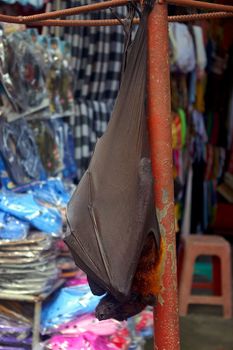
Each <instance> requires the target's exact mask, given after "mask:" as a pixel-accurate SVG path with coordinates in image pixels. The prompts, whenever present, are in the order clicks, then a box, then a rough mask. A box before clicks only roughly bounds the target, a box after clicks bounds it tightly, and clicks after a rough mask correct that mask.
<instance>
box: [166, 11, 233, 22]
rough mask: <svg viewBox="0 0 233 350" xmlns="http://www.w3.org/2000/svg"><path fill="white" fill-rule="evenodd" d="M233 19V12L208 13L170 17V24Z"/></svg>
mask: <svg viewBox="0 0 233 350" xmlns="http://www.w3.org/2000/svg"><path fill="white" fill-rule="evenodd" d="M230 17H233V12H207V13H195V14H193V15H180V16H169V17H168V21H169V22H191V21H198V20H204V19H217V18H230Z"/></svg>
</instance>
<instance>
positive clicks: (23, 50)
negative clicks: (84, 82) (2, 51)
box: [3, 31, 47, 111]
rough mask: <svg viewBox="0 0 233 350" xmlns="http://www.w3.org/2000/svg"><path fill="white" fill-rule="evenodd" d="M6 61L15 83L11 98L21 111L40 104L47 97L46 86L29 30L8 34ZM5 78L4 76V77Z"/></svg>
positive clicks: (10, 75)
mask: <svg viewBox="0 0 233 350" xmlns="http://www.w3.org/2000/svg"><path fill="white" fill-rule="evenodd" d="M6 42H7V48H6V49H7V51H6V62H7V68H8V74H9V77H10V78H11V80H12V82H13V84H12V88H13V92H12V91H11V92H10V93H9V94H10V95H11V96H10V97H11V99H13V100H14V102H15V104H16V105H17V107H18V110H19V111H26V110H27V109H28V108H31V107H38V106H40V105H41V104H42V103H43V102H44V100H45V99H46V98H47V92H46V86H45V82H44V79H43V74H42V70H41V66H42V65H41V62H40V61H39V56H38V55H36V54H35V52H34V47H33V44H32V42H31V38H30V35H29V33H28V32H26V31H24V32H15V33H12V34H10V35H8V36H7V39H6ZM3 78H4V77H3Z"/></svg>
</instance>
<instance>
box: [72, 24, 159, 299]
mask: <svg viewBox="0 0 233 350" xmlns="http://www.w3.org/2000/svg"><path fill="white" fill-rule="evenodd" d="M146 59H147V55H146V23H142V25H141V26H140V28H139V30H138V32H137V35H136V39H135V41H134V43H133V45H132V47H131V49H130V55H129V57H128V64H127V67H126V70H125V73H124V76H123V80H122V84H121V88H120V91H119V94H118V97H117V100H116V104H115V107H114V110H113V113H112V116H111V119H110V122H109V125H108V128H107V130H106V132H105V134H104V135H103V136H102V137H101V138H100V139H99V141H98V142H97V144H96V147H95V151H94V154H93V156H92V159H91V162H90V165H89V168H88V170H87V172H86V173H85V174H84V176H83V178H82V179H81V181H80V183H79V185H78V187H77V189H76V191H75V193H74V194H73V196H72V198H71V201H70V203H69V205H68V209H67V219H68V223H69V226H70V231H71V234H70V235H69V236H68V237H67V238H66V242H67V244H68V246H70V248H71V251H72V252H73V256H74V259H75V261H76V264H77V265H78V266H79V267H80V268H81V269H82V270H84V271H85V272H86V273H87V275H88V276H89V278H90V280H91V281H93V282H94V284H96V285H97V286H99V287H100V288H102V289H103V290H105V291H108V292H110V293H111V294H112V295H113V296H114V297H116V298H118V299H123V298H125V297H126V296H128V295H129V293H130V289H131V285H132V280H133V277H134V274H135V271H136V268H137V264H138V260H139V257H140V254H141V251H142V248H143V245H144V242H145V239H146V237H147V235H148V234H149V233H150V232H154V234H155V237H156V241H157V242H158V241H159V240H158V236H159V232H158V226H157V221H156V214H155V210H154V198H153V184H152V182H151V181H150V180H149V181H147V177H143V181H142V178H141V176H144V175H142V172H141V170H140V164H141V161H142V159H145V158H146V159H148V158H149V147H148V135H147V125H146V123H147V121H146V116H145V91H146ZM146 176H147V175H146ZM149 176H151V174H150V175H149ZM140 184H143V187H141V185H140ZM144 189H145V190H144ZM139 210H140V212H139Z"/></svg>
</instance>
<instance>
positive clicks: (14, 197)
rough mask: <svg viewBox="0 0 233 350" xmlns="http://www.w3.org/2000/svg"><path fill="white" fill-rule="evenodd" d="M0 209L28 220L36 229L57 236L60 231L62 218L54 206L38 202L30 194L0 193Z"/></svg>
mask: <svg viewBox="0 0 233 350" xmlns="http://www.w3.org/2000/svg"><path fill="white" fill-rule="evenodd" d="M0 209H1V210H2V211H4V212H6V213H9V214H11V215H14V216H15V217H17V218H19V219H21V220H24V221H27V222H29V223H30V224H31V225H32V226H34V227H36V228H37V229H38V230H40V231H43V232H46V233H50V234H53V235H54V236H59V235H60V234H61V232H62V218H61V214H60V212H59V211H58V210H57V209H55V208H46V207H45V206H42V205H41V204H39V203H38V202H37V201H36V200H35V198H34V196H33V195H32V194H28V193H27V194H18V193H13V192H2V193H0Z"/></svg>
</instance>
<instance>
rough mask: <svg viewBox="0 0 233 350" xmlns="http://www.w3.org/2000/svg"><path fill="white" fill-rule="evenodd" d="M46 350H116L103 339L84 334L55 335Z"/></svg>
mask: <svg viewBox="0 0 233 350" xmlns="http://www.w3.org/2000/svg"><path fill="white" fill-rule="evenodd" d="M47 349H52V350H78V349H82V350H117V347H116V346H114V344H110V342H108V340H107V339H105V338H104V337H99V336H96V335H94V334H91V333H84V334H82V335H80V336H78V337H72V336H64V335H55V336H53V337H52V338H51V339H50V340H49V342H48V344H47Z"/></svg>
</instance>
